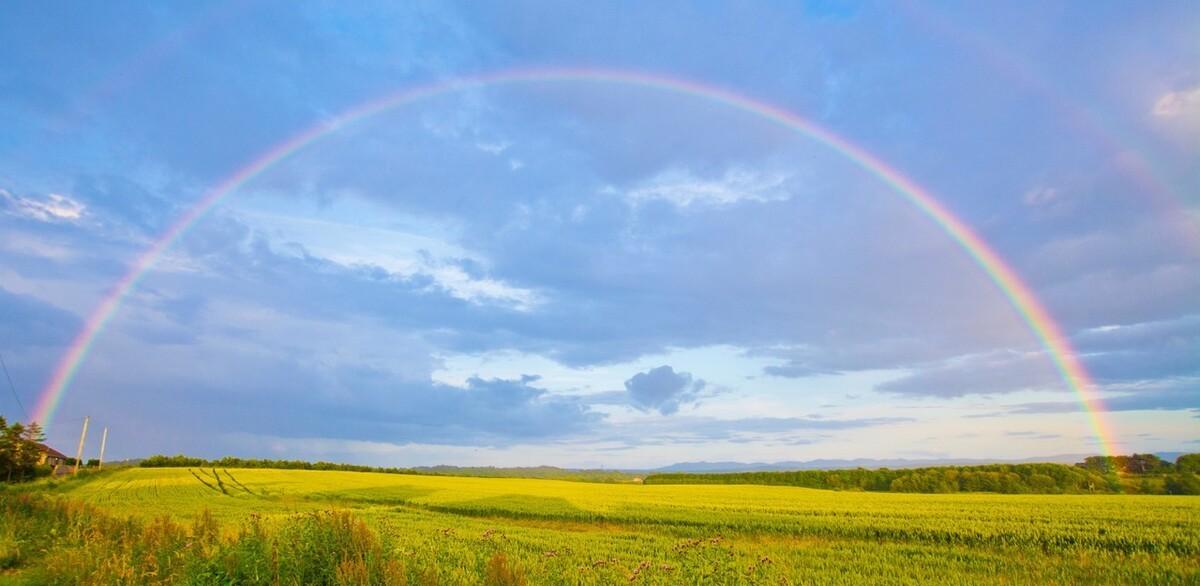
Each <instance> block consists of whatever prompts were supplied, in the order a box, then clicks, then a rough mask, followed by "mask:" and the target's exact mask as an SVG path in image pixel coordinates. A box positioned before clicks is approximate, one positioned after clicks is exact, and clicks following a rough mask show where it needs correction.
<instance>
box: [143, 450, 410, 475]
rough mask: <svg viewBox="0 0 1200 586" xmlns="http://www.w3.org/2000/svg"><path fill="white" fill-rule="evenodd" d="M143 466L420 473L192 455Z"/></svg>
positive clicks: (147, 462) (150, 460) (152, 458)
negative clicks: (209, 457)
mask: <svg viewBox="0 0 1200 586" xmlns="http://www.w3.org/2000/svg"><path fill="white" fill-rule="evenodd" d="M138 465H139V466H141V467H143V468H273V469H279V470H335V471H340V472H379V473H382V474H418V472H417V471H416V470H414V469H412V468H391V467H376V466H360V465H358V464H338V463H335V462H306V461H304V460H267V459H259V458H235V457H233V456H225V457H224V458H221V459H219V460H206V459H204V458H193V457H191V456H184V455H182V454H181V455H177V456H163V455H157V456H150V457H149V458H146V459H145V460H142V461H141V463H139V464H138Z"/></svg>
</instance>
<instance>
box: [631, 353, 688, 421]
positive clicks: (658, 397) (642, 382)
mask: <svg viewBox="0 0 1200 586" xmlns="http://www.w3.org/2000/svg"><path fill="white" fill-rule="evenodd" d="M704 387H705V382H704V381H703V380H693V379H692V375H691V373H687V372H678V373H677V372H675V369H673V368H671V367H670V366H665V365H664V366H660V367H658V368H652V369H650V370H648V371H646V372H639V373H637V374H635V375H633V377H632V378H630V379H629V380H627V381H625V391H626V392H628V393H629V398H630V400H631V402H632V403H633V405H634V406H636V407H637V408H639V409H642V410H657V411H658V412H659V413H661V414H663V415H670V414H672V413H675V412H676V411H678V410H679V407H680V405H683V404H686V403H690V402H692V401H695V400H696V399H697V398H698V397H699V395H700V392H701V391H702V390H704Z"/></svg>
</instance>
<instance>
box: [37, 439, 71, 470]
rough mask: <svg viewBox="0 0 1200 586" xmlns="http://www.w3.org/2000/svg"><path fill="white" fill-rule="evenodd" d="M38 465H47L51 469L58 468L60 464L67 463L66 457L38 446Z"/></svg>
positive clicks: (51, 449)
mask: <svg viewBox="0 0 1200 586" xmlns="http://www.w3.org/2000/svg"><path fill="white" fill-rule="evenodd" d="M37 447H38V451H39V452H41V453H40V454H39V455H38V465H42V464H48V465H50V467H51V468H58V467H59V466H60V465H62V464H66V463H67V456H66V455H65V454H63V453H62V452H60V451H58V450H56V449H54V448H52V447H50V446H48V445H46V444H38V445H37Z"/></svg>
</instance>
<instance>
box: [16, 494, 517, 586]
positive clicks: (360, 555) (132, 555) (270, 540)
mask: <svg viewBox="0 0 1200 586" xmlns="http://www.w3.org/2000/svg"><path fill="white" fill-rule="evenodd" d="M0 521H3V522H2V523H0V570H3V569H13V568H15V569H17V570H21V569H25V571H26V572H25V574H24V575H23V578H25V579H26V580H27V581H28V582H31V583H38V584H214V585H215V584H272V585H276V584H280V585H282V584H289V585H290V584H298V585H299V584H337V585H342V584H344V585H355V586H358V585H369V584H410V583H413V584H424V583H430V582H431V581H432V582H436V576H437V572H436V569H435V568H417V569H416V570H417V571H414V572H413V573H412V577H411V578H412V579H411V580H410V575H409V574H410V573H409V571H408V568H406V566H405V564H404V562H403V561H402V560H401V559H399V557H398V556H396V555H395V554H394V550H393V548H391V547H390V544H388V543H387V542H386V541H384V540H381V539H380V537H379V536H378V535H377V534H376V533H375V532H374V531H372V530H371V529H370V528H369V527H368V526H367V525H366V524H365V523H364V522H363V521H361V520H360V519H358V518H356V517H355V516H354V515H352V514H350V513H349V512H346V511H336V510H332V511H317V512H311V513H305V514H299V515H294V516H290V517H287V518H284V519H282V520H277V521H272V522H268V521H267V520H264V519H263V518H262V517H260V516H258V515H250V516H249V517H248V518H247V519H246V520H245V521H244V522H243V523H241V524H240V526H238V527H236V528H228V529H230V530H228V531H227V530H226V529H227V528H223V527H221V525H220V524H219V523H218V522H217V521H216V520H215V519H214V518H213V516H212V515H211V514H209V513H207V512H204V513H202V514H200V515H197V516H196V517H195V518H194V519H193V520H192V522H191V524H190V526H185V525H182V524H180V523H177V522H175V521H173V520H172V519H171V518H170V517H167V516H161V517H157V518H155V519H153V520H151V521H148V522H143V521H139V520H136V519H134V518H125V519H120V518H116V517H113V516H111V515H108V514H107V513H105V512H103V511H101V510H99V509H97V508H95V507H92V506H90V505H86V504H83V503H80V502H76V501H71V500H68V499H64V498H58V497H51V496H46V495H40V494H15V495H12V494H9V495H5V494H0ZM479 581H480V582H485V583H490V584H524V578H523V574H522V572H521V570H520V569H519V568H516V567H515V566H513V565H512V564H511V563H510V562H508V560H507V558H505V557H504V556H503V554H498V555H497V557H495V558H493V560H492V562H491V563H490V564H489V565H488V567H487V568H486V573H485V574H484V575H482V576H480V577H479Z"/></svg>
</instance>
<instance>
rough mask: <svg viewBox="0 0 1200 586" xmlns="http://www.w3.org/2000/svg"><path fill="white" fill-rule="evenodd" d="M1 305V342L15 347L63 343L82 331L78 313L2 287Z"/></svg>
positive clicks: (0, 294) (0, 293) (0, 292)
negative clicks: (2, 310)
mask: <svg viewBox="0 0 1200 586" xmlns="http://www.w3.org/2000/svg"><path fill="white" fill-rule="evenodd" d="M0 307H3V308H4V312H3V319H0V341H2V342H3V343H5V344H11V345H12V346H13V347H17V348H21V347H28V346H59V345H63V344H65V343H66V342H68V341H69V340H70V339H71V338H72V337H73V336H74V335H75V333H76V332H77V331H78V330H79V325H80V320H79V318H78V317H76V316H75V314H73V313H70V312H68V311H65V310H62V309H60V308H58V307H55V306H53V305H50V304H49V303H46V302H44V301H42V300H40V299H38V298H36V297H31V296H29V295H21V294H18V293H14V292H12V291H8V290H6V289H4V288H3V287H0Z"/></svg>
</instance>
